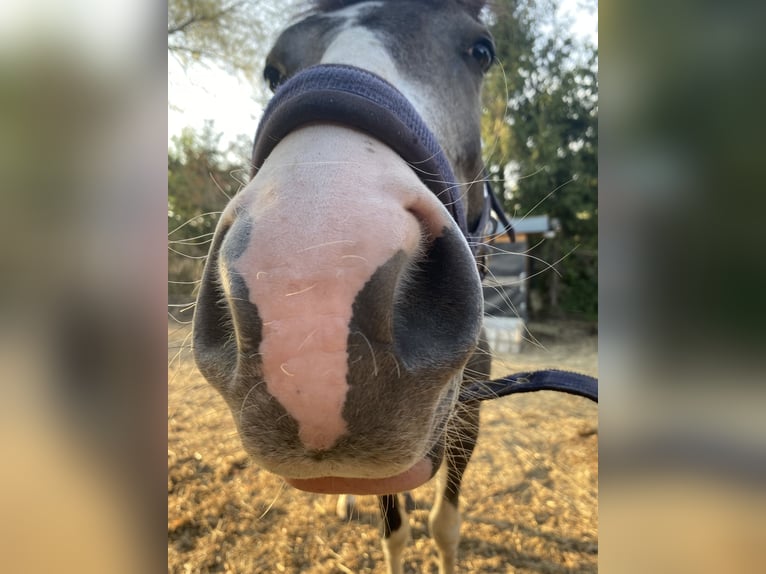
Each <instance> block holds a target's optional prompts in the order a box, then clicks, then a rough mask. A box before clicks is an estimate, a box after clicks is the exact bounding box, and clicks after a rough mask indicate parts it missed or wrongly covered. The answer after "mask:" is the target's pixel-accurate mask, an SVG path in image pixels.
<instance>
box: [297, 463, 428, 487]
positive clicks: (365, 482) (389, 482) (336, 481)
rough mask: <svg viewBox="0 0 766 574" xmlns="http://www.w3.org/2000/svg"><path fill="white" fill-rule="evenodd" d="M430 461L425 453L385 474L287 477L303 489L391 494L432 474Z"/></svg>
mask: <svg viewBox="0 0 766 574" xmlns="http://www.w3.org/2000/svg"><path fill="white" fill-rule="evenodd" d="M433 470H434V469H433V463H432V462H431V461H430V460H429V459H428V458H427V457H426V458H423V459H421V460H419V461H418V462H416V463H415V464H414V465H412V466H411V467H410V468H408V469H407V470H405V471H404V472H401V473H399V474H396V475H394V476H390V477H385V478H349V477H342V476H322V477H318V478H287V477H285V479H284V480H285V482H287V484H289V485H290V486H292V487H294V488H297V489H299V490H304V491H306V492H316V493H320V494H359V495H362V494H373V495H383V494H393V493H396V492H404V491H406V490H413V489H415V488H417V487H418V486H420V485H422V484H424V483H425V482H427V481H428V480H430V479H431V477H432V476H433V474H434V472H433Z"/></svg>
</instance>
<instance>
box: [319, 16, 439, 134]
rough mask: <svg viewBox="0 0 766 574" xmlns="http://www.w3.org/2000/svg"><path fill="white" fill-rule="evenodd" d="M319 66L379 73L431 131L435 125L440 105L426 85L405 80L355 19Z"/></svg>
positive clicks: (379, 44) (385, 53)
mask: <svg viewBox="0 0 766 574" xmlns="http://www.w3.org/2000/svg"><path fill="white" fill-rule="evenodd" d="M320 63H322V64H346V65H348V66H356V67H357V68H362V69H364V70H368V71H370V72H372V73H373V74H377V75H378V76H380V77H381V78H383V79H384V80H386V81H387V82H388V83H389V84H391V85H393V86H396V88H397V89H398V90H399V91H400V92H401V93H402V94H403V95H404V97H405V98H407V100H409V102H410V103H411V104H412V106H413V107H414V108H415V110H417V112H418V114H420V117H422V118H423V119H424V120H425V122H426V124H427V125H428V126H430V127H431V129H432V130H433V126H435V125H436V123H435V121H436V117H434V116H433V112H434V110H436V109H437V106H436V105H435V102H432V101H430V100H429V98H428V96H427V94H426V90H425V89H424V88H423V86H420V85H418V84H416V83H414V82H412V81H409V80H408V79H407V78H405V77H404V76H403V75H402V74H401V73H400V72H399V70H398V69H397V67H396V63H395V62H394V60H393V58H391V55H390V54H389V53H388V51H387V50H386V48H385V46H384V45H383V43H382V42H381V41H380V39H379V38H378V37H377V36H376V34H375V33H374V32H372V31H371V30H368V29H366V28H363V27H362V26H357V25H355V24H354V21H353V20H351V21H349V22H347V23H346V24H345V25H344V28H343V30H341V32H340V33H339V34H338V35H337V36H336V37H335V39H334V40H333V41H332V43H331V44H330V45H329V46H328V47H327V50H325V53H324V55H323V56H322V60H321V61H320Z"/></svg>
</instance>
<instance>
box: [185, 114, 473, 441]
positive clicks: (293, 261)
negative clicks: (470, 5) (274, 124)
mask: <svg viewBox="0 0 766 574" xmlns="http://www.w3.org/2000/svg"><path fill="white" fill-rule="evenodd" d="M309 144H310V145H309ZM216 243H217V244H218V246H219V251H218V253H217V254H212V255H211V257H214V258H215V259H216V262H215V263H209V266H212V267H214V268H215V269H214V270H213V272H211V273H210V274H207V273H206V277H205V279H204V281H205V282H206V283H210V284H209V285H203V290H204V289H205V288H207V290H208V291H211V290H213V289H214V288H217V289H218V290H219V301H216V302H215V303H214V304H215V305H219V306H223V307H225V308H226V309H228V312H229V314H230V323H231V328H232V333H231V334H229V335H228V339H227V341H228V344H229V345H231V343H232V342H233V343H234V346H235V347H236V348H233V347H232V348H231V349H230V351H228V352H229V353H230V355H231V357H230V362H233V363H236V367H232V369H233V370H238V371H240V372H241V371H242V370H248V371H251V372H253V373H257V375H258V379H259V380H261V381H262V382H263V385H262V392H265V393H267V394H268V395H269V396H270V397H272V398H273V399H274V400H276V401H277V403H278V404H279V405H280V406H281V407H282V408H283V409H284V410H285V411H286V413H287V414H289V415H290V418H291V419H293V420H294V421H296V424H297V428H298V430H297V433H298V437H299V439H300V442H301V443H302V444H303V445H304V446H305V447H306V448H307V449H309V450H314V451H321V450H327V449H329V448H331V447H332V446H333V445H334V444H336V443H337V441H338V440H339V439H340V438H341V437H343V436H344V435H346V434H348V432H349V429H350V427H351V426H353V425H354V423H355V422H358V421H352V420H351V419H352V418H353V416H354V414H353V413H349V412H348V410H346V407H347V406H348V403H349V400H348V397H349V393H350V392H351V390H352V387H355V386H357V387H358V386H359V385H361V384H363V383H362V379H375V378H376V377H378V375H379V374H381V373H380V371H381V370H383V369H387V370H388V371H389V373H386V375H391V374H392V373H393V371H394V369H396V370H400V371H401V370H405V371H418V370H428V369H433V368H438V369H444V370H448V369H454V368H455V367H456V366H458V365H459V364H460V363H461V361H464V360H465V358H466V357H467V353H468V352H470V350H471V349H473V347H474V345H475V342H476V337H477V335H478V329H479V321H480V316H481V290H480V286H479V283H478V275H477V273H476V270H475V264H474V262H473V259H472V256H471V254H470V251H469V250H468V247H467V245H466V243H465V240H464V239H463V238H462V236H460V233H459V230H457V228H456V226H455V225H454V223H453V222H452V221H451V219H450V216H449V213H448V212H447V211H446V209H444V207H443V206H442V205H441V204H440V202H439V201H438V199H437V198H435V197H434V196H433V194H431V193H430V192H429V191H428V189H427V188H425V187H424V186H423V185H422V183H420V181H419V179H418V178H417V176H416V175H415V174H414V172H413V171H412V169H411V168H410V167H409V166H408V165H407V164H406V163H405V162H404V161H402V160H401V158H399V157H398V156H397V155H396V154H394V153H393V152H391V150H389V149H388V148H386V147H385V146H383V145H382V144H379V143H378V142H376V141H375V140H372V139H371V138H369V137H367V136H365V135H363V134H360V133H358V132H354V131H351V130H348V129H345V128H339V127H338V128H333V127H328V126H322V127H311V128H304V129H301V130H299V131H296V132H295V133H293V134H291V135H290V136H288V137H287V138H285V140H284V141H283V142H281V143H280V145H279V146H277V148H276V149H275V150H274V151H273V152H272V155H271V156H270V157H269V159H268V160H267V162H266V163H265V164H264V165H263V167H262V168H261V170H260V171H259V173H258V175H257V176H256V177H255V178H254V179H253V181H252V182H251V183H250V184H249V185H248V186H247V188H246V189H245V190H243V191H242V192H241V193H240V194H239V195H238V196H237V197H236V198H235V199H234V200H233V201H232V203H231V204H230V205H229V206H228V207H227V209H226V211H225V213H224V216H223V218H222V224H221V229H219V230H218V231H217V237H216ZM211 299H212V297H211ZM210 303H211V301H208V302H207V304H210ZM198 312H200V313H203V311H202V310H200V309H198ZM200 317H202V315H200ZM219 321H220V319H219ZM219 330H221V333H220V334H221V335H223V336H226V334H225V333H224V331H225V327H223V326H220V327H219ZM207 337H209V335H207ZM209 342H210V341H200V340H198V341H196V342H195V347H196V346H197V345H199V346H200V347H203V346H204V345H205V344H207V343H209ZM234 355H236V358H234ZM199 358H201V359H202V362H203V363H204V362H205V358H206V352H205V349H204V348H200V350H199V354H198V361H199ZM216 368H220V367H216ZM203 372H204V371H203ZM392 388H393V387H392ZM370 396H377V397H378V398H380V399H385V398H386V397H385V392H384V391H381V390H380V389H378V390H376V391H375V392H374V393H371V394H370ZM357 410H358V409H357Z"/></svg>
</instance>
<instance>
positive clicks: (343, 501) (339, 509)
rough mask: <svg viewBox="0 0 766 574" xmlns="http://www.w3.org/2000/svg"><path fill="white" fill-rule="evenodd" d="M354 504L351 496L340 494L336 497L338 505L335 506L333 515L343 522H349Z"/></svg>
mask: <svg viewBox="0 0 766 574" xmlns="http://www.w3.org/2000/svg"><path fill="white" fill-rule="evenodd" d="M354 504H355V499H354V495H353V494H341V495H340V496H338V504H336V505H335V514H336V515H337V516H338V518H340V519H341V520H343V521H344V522H346V521H349V520H351V517H352V516H353V514H354Z"/></svg>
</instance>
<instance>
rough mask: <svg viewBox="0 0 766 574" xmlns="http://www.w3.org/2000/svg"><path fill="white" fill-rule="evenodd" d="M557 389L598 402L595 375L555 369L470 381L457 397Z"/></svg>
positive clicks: (464, 400)
mask: <svg viewBox="0 0 766 574" xmlns="http://www.w3.org/2000/svg"><path fill="white" fill-rule="evenodd" d="M534 391H559V392H561V393H568V394H570V395H577V396H579V397H585V398H586V399H590V400H592V401H593V402H595V403H597V402H598V379H594V378H593V377H589V376H588V375H582V374H580V373H573V372H571V371H560V370H558V369H547V370H543V371H532V372H528V373H514V374H512V375H508V376H507V377H502V378H500V379H495V380H493V381H479V382H475V383H471V384H470V385H468V386H467V387H465V388H463V389H462V390H461V391H460V397H459V399H458V400H459V401H460V402H461V403H469V402H473V401H487V400H492V399H499V398H500V397H506V396H508V395H515V394H517V393H531V392H534Z"/></svg>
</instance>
